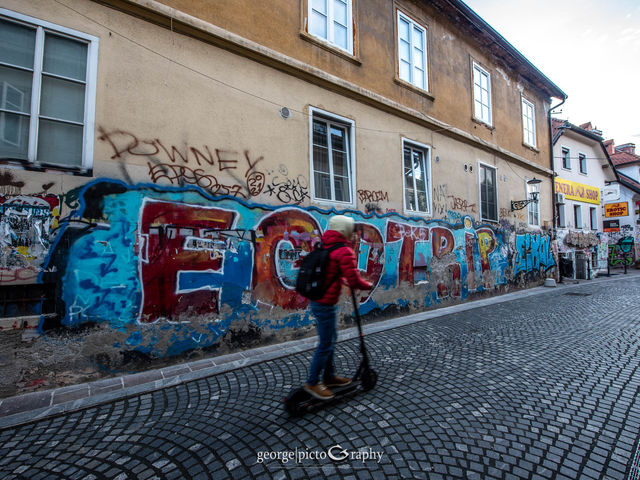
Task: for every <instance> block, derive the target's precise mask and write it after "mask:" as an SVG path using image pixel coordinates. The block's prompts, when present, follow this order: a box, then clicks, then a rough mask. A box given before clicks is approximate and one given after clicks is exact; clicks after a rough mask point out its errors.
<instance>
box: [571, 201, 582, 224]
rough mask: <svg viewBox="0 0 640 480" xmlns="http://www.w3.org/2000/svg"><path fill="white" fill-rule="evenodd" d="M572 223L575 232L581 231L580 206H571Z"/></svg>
mask: <svg viewBox="0 0 640 480" xmlns="http://www.w3.org/2000/svg"><path fill="white" fill-rule="evenodd" d="M573 221H574V222H575V226H576V230H582V208H581V207H580V205H574V206H573Z"/></svg>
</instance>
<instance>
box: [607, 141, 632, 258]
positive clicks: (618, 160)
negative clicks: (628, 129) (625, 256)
mask: <svg viewBox="0 0 640 480" xmlns="http://www.w3.org/2000/svg"><path fill="white" fill-rule="evenodd" d="M604 145H605V148H606V149H607V152H608V154H609V156H610V157H611V161H612V162H613V165H614V168H615V169H616V171H617V173H618V185H615V184H612V185H611V186H610V188H611V191H610V192H609V194H608V195H607V196H606V197H605V199H604V200H605V204H606V205H605V207H606V212H605V214H608V216H607V218H606V219H605V220H608V221H609V222H610V223H612V224H614V227H615V228H610V229H608V233H609V242H610V243H611V244H614V243H617V242H618V241H620V240H622V239H625V238H626V239H632V240H633V244H634V247H633V250H632V253H633V258H634V262H638V261H640V156H639V155H637V154H636V152H635V145H634V144H633V143H626V144H623V145H620V146H616V145H615V143H614V141H613V140H607V141H605V142H604Z"/></svg>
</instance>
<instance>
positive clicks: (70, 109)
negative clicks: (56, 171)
mask: <svg viewBox="0 0 640 480" xmlns="http://www.w3.org/2000/svg"><path fill="white" fill-rule="evenodd" d="M97 65H98V39H97V38H96V37H94V36H91V35H87V34H85V33H82V32H78V31H75V30H71V29H68V28H65V27H60V26H58V25H53V24H51V23H49V22H45V21H42V20H39V19H36V18H32V17H27V16H25V15H21V14H18V13H15V12H11V11H9V10H5V9H0V95H1V97H0V101H1V103H0V159H2V160H15V161H20V162H22V163H28V164H31V165H33V166H43V167H45V166H46V167H57V168H64V169H71V170H77V171H86V170H88V169H90V168H91V166H92V162H93V130H94V117H95V97H96V72H97Z"/></svg>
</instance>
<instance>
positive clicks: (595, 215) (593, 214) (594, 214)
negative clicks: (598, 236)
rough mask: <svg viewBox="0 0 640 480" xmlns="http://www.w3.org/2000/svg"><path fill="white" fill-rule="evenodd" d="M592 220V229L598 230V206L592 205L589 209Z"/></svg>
mask: <svg viewBox="0 0 640 480" xmlns="http://www.w3.org/2000/svg"><path fill="white" fill-rule="evenodd" d="M589 213H590V220H591V230H598V213H597V209H596V207H591V208H590V209H589Z"/></svg>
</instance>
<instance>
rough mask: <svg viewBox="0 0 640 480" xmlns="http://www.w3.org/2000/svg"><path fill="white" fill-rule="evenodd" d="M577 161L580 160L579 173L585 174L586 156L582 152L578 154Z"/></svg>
mask: <svg viewBox="0 0 640 480" xmlns="http://www.w3.org/2000/svg"><path fill="white" fill-rule="evenodd" d="M578 161H579V162H580V173H584V174H585V175H586V174H587V156H586V155H585V154H584V153H579V154H578Z"/></svg>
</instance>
